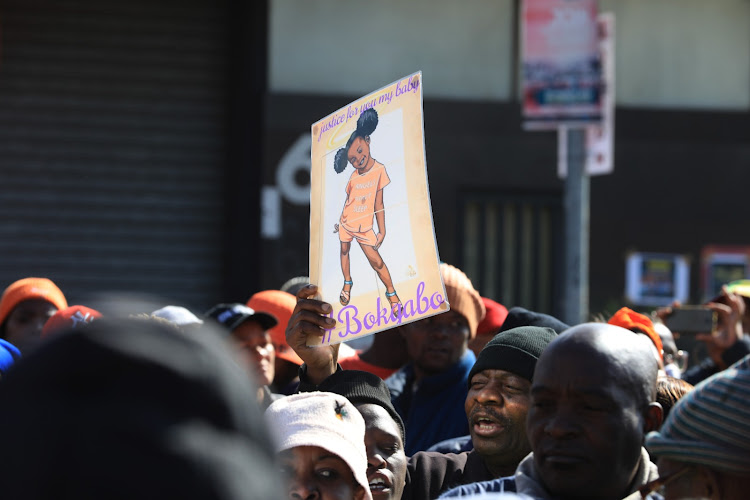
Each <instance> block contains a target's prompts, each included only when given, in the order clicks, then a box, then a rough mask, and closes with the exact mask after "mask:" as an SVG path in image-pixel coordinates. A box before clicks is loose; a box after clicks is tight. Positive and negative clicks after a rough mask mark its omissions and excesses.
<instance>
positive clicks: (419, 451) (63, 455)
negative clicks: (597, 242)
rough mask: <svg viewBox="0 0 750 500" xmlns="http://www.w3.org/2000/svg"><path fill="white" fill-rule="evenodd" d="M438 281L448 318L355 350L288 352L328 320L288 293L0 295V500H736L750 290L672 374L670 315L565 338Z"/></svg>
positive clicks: (742, 485)
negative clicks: (701, 349) (187, 297)
mask: <svg viewBox="0 0 750 500" xmlns="http://www.w3.org/2000/svg"><path fill="white" fill-rule="evenodd" d="M440 271H441V275H442V278H443V283H444V285H445V290H446V299H447V301H448V303H449V304H450V310H449V311H447V312H444V313H441V314H437V315H434V316H430V317H427V318H423V319H420V320H418V321H414V322H411V323H407V324H404V325H400V326H398V327H395V328H393V329H391V330H387V331H384V332H381V333H378V334H376V335H375V336H374V337H373V338H372V342H371V344H370V345H369V346H367V347H366V348H364V349H359V350H355V349H353V348H351V347H349V346H347V345H346V344H334V345H327V346H323V347H310V346H309V345H308V344H312V342H310V340H311V339H315V338H317V339H319V338H320V337H322V335H323V333H324V332H325V331H326V330H329V329H330V328H331V327H332V326H334V324H335V320H334V319H333V318H331V317H330V314H329V313H330V312H331V311H332V306H331V304H328V303H326V302H323V301H321V300H318V298H317V297H318V295H317V287H316V286H315V285H312V284H307V283H306V281H305V280H303V279H294V280H290V281H289V282H287V283H285V284H284V285H283V286H282V287H280V289H279V290H264V291H259V292H257V293H254V294H252V295H250V296H249V298H248V300H247V301H246V302H245V303H220V304H216V305H214V306H213V307H207V308H206V310H205V312H198V311H191V310H189V309H187V308H185V307H180V306H177V305H172V304H155V303H153V302H144V303H137V304H130V305H129V306H128V307H125V305H123V304H122V303H118V301H116V300H115V301H112V300H110V301H102V302H101V303H96V304H94V303H91V304H86V305H72V306H71V305H69V304H68V303H67V300H66V297H65V295H64V293H63V291H62V290H60V288H58V286H57V285H56V284H55V283H53V282H52V281H51V280H49V279H46V278H34V277H32V278H24V279H21V280H18V281H16V282H14V283H12V284H10V285H9V286H8V287H7V288H6V289H5V291H4V293H3V295H2V297H0V408H1V409H0V428H2V429H4V430H5V433H4V439H3V453H0V477H2V481H0V485H1V486H0V491H2V498H9V499H16V498H18V499H21V498H23V499H43V498H45V499H46V498H84V499H85V498H92V499H93V498H97V499H101V498H113V499H117V498H123V499H124V498H160V499H163V498H206V499H209V498H216V499H241V498H248V499H275V498H290V499H302V500H308V499H320V500H324V499H325V500H329V499H331V500H332V499H346V500H352V499H356V500H362V499H368V500H373V499H374V500H399V499H408V500H412V499H414V500H433V499H437V498H456V497H464V498H474V499H490V498H524V499H529V498H532V499H578V498H596V499H613V500H618V499H625V498H627V499H642V498H649V499H659V498H666V499H679V498H709V499H729V500H733V499H743V498H746V497H747V496H748V495H747V491H750V335H749V334H747V330H748V327H749V326H750V286H748V282H741V283H730V284H728V285H727V286H725V287H723V289H722V292H721V294H720V295H719V296H717V297H715V298H714V299H713V300H711V301H710V302H708V303H707V304H705V307H706V308H708V309H711V310H712V311H714V312H715V314H716V318H717V322H716V327H715V330H714V331H711V332H704V333H703V334H701V335H698V336H697V337H696V339H697V340H698V341H700V342H703V344H704V345H705V348H706V353H707V356H706V358H705V359H703V360H701V361H700V362H698V363H692V365H693V366H689V367H688V366H686V364H685V356H684V353H682V352H681V351H679V350H678V348H677V344H678V342H676V341H675V337H677V336H678V334H679V332H671V331H670V330H669V329H668V328H667V327H666V326H665V324H664V319H665V318H666V317H668V316H669V314H671V312H672V310H674V308H678V307H681V306H680V304H676V303H675V304H673V305H672V306H671V307H666V308H662V309H659V310H658V311H654V313H653V314H641V313H638V312H636V311H634V310H632V309H629V308H627V307H623V308H622V309H620V310H618V311H617V312H616V313H615V314H613V315H611V316H609V317H605V318H601V320H599V321H592V322H587V323H581V324H576V325H568V324H565V323H564V322H562V321H560V320H559V319H557V318H555V317H553V316H550V315H548V314H543V313H541V312H537V311H531V310H528V309H525V308H523V307H511V308H506V307H505V306H504V305H502V304H500V303H499V302H497V301H495V300H493V299H492V298H489V297H482V296H481V295H480V294H479V293H478V292H477V290H475V289H474V287H473V285H472V283H471V281H470V280H469V278H468V277H467V276H466V275H465V274H464V273H463V272H462V271H461V270H460V269H458V268H456V267H454V266H451V265H449V264H445V263H443V264H441V265H440ZM394 314H395V312H394ZM678 339H679V337H678Z"/></svg>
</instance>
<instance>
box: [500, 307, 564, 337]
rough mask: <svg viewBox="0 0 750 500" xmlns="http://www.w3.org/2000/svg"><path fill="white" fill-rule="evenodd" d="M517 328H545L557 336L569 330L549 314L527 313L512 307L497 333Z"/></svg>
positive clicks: (527, 311)
mask: <svg viewBox="0 0 750 500" xmlns="http://www.w3.org/2000/svg"><path fill="white" fill-rule="evenodd" d="M519 326H545V327H547V328H552V329H553V330H554V331H555V332H557V334H558V335H559V334H561V333H562V332H563V331H564V330H567V329H568V328H570V326H569V325H566V324H565V323H563V322H562V321H560V320H559V319H557V318H555V317H554V316H550V315H549V314H544V313H540V312H536V311H529V310H528V309H524V308H523V307H512V308H510V309H509V310H508V316H506V317H505V321H503V326H501V327H500V330H498V332H504V331H506V330H510V329H512V328H517V327H519Z"/></svg>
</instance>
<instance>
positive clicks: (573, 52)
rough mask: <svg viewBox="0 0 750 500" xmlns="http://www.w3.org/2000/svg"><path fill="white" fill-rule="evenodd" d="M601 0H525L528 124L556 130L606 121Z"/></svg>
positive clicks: (525, 123) (524, 64) (532, 127)
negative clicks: (599, 31) (599, 33)
mask: <svg viewBox="0 0 750 500" xmlns="http://www.w3.org/2000/svg"><path fill="white" fill-rule="evenodd" d="M596 20H597V2H596V0H524V2H523V9H522V23H521V24H522V26H521V31H522V44H523V49H522V64H521V67H522V75H523V126H524V128H525V129H530V130H553V129H555V128H557V127H558V126H559V125H562V124H566V125H570V126H580V127H583V126H586V125H588V124H592V123H595V124H598V123H600V122H601V119H602V100H603V98H602V72H601V64H600V56H599V42H598V36H597V23H596Z"/></svg>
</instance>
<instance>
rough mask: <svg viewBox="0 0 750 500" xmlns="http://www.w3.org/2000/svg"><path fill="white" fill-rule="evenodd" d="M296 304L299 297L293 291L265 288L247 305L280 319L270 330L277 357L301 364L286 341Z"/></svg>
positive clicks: (300, 360) (251, 298)
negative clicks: (287, 330)
mask: <svg viewBox="0 0 750 500" xmlns="http://www.w3.org/2000/svg"><path fill="white" fill-rule="evenodd" d="M296 305H297V298H296V297H295V296H294V295H292V294H291V293H287V292H282V291H281V290H264V291H262V292H258V293H256V294H254V295H253V296H252V297H250V300H248V301H247V307H249V308H251V309H255V310H256V311H258V312H264V313H268V314H272V315H273V316H275V317H276V319H277V320H278V321H279V322H278V324H277V325H276V326H274V327H273V328H271V329H270V330H269V332H271V341H272V342H273V346H274V348H275V349H276V357H279V358H281V359H285V360H287V361H289V362H292V363H294V364H296V365H301V364H302V359H300V357H299V356H297V353H296V352H294V350H293V349H292V348H291V347H289V344H287V343H286V325H287V323H289V319H290V318H291V317H292V312H293V311H294V307H295V306H296Z"/></svg>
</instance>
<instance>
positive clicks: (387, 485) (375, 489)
mask: <svg viewBox="0 0 750 500" xmlns="http://www.w3.org/2000/svg"><path fill="white" fill-rule="evenodd" d="M369 485H370V492H371V493H372V494H373V495H374V494H376V493H386V492H390V491H391V482H390V481H388V479H387V478H386V477H385V476H382V475H380V474H378V475H376V476H375V477H373V478H372V479H370V483H369Z"/></svg>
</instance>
